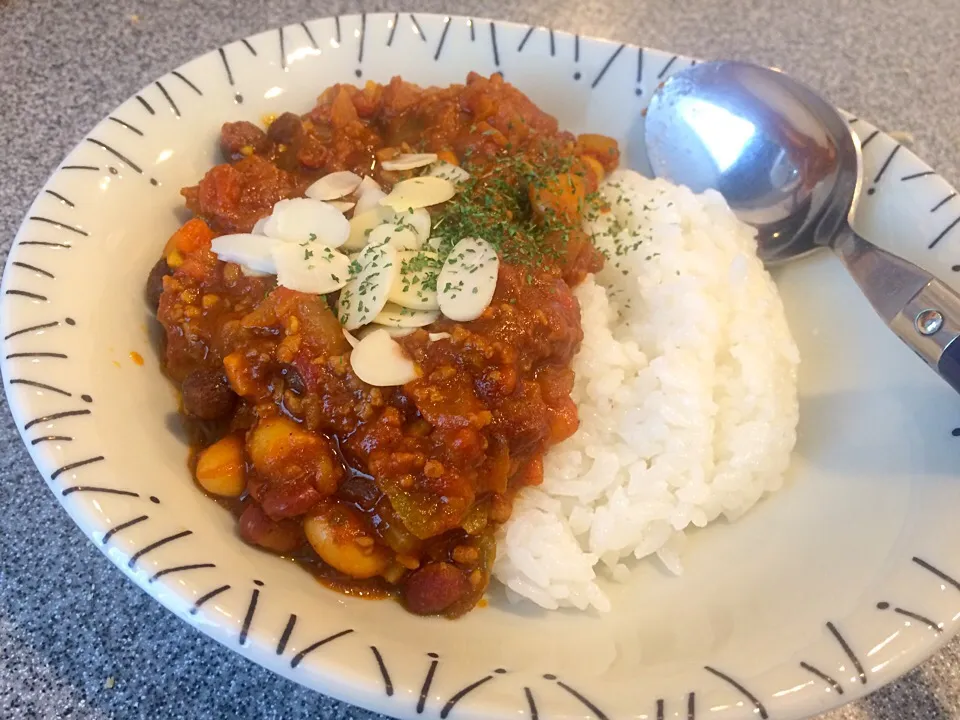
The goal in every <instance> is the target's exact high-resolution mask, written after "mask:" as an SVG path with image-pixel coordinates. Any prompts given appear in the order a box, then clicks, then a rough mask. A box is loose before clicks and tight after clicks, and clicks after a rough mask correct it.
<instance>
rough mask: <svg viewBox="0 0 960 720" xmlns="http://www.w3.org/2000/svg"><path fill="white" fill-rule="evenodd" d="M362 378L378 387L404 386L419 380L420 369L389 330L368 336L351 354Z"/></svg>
mask: <svg viewBox="0 0 960 720" xmlns="http://www.w3.org/2000/svg"><path fill="white" fill-rule="evenodd" d="M350 367H351V368H353V372H354V373H355V374H356V376H357V377H358V378H360V379H361V380H363V381H364V382H365V383H367V384H368V385H373V386H375V387H392V386H395V385H403V384H405V383H408V382H411V381H413V380H416V379H417V366H416V364H415V363H414V362H413V360H411V359H410V358H409V357H407V354H406V353H405V352H404V351H403V348H402V347H400V344H399V343H398V342H397V341H396V340H394V339H393V338H392V337H390V334H389V333H387V332H386V331H385V330H375V331H373V332H371V333H370V334H369V335H367V336H366V337H364V338H363V339H362V340H361V341H360V342H359V343H357V346H356V347H355V348H354V349H353V352H351V353H350Z"/></svg>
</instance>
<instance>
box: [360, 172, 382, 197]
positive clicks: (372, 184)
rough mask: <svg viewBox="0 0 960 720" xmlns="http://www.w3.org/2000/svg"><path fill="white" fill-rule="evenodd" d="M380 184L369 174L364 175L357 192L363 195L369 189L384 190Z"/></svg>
mask: <svg viewBox="0 0 960 720" xmlns="http://www.w3.org/2000/svg"><path fill="white" fill-rule="evenodd" d="M382 189H383V188H381V187H380V184H379V183H378V182H377V181H376V180H374V179H373V178H372V177H370V176H369V175H364V176H363V180H361V181H360V184H359V185H358V186H357V193H358V194H360V195H363V194H364V193H365V192H367V191H368V190H382Z"/></svg>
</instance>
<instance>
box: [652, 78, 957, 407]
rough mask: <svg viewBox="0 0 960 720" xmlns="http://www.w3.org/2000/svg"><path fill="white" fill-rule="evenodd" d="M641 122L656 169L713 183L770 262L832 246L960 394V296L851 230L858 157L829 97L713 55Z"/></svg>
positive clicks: (680, 179)
mask: <svg viewBox="0 0 960 720" xmlns="http://www.w3.org/2000/svg"><path fill="white" fill-rule="evenodd" d="M644 128H645V129H644V132H645V137H646V144H647V155H648V157H649V159H650V165H651V167H652V169H653V171H654V174H656V175H657V176H659V177H664V178H667V179H668V180H670V181H672V182H674V183H677V184H679V185H686V186H688V187H689V188H691V189H692V190H693V191H694V192H703V191H704V190H708V189H713V190H717V191H718V192H720V194H721V195H723V197H724V198H725V199H726V201H727V203H728V204H729V205H730V207H731V209H732V210H733V211H734V213H736V215H737V217H739V218H740V219H741V220H742V221H744V222H745V223H747V224H749V225H752V226H753V227H754V228H756V230H757V236H756V238H757V254H758V255H759V257H760V259H761V260H763V261H764V262H765V263H767V264H768V265H770V264H775V263H778V262H783V261H786V260H790V259H793V258H796V257H799V256H801V255H805V254H807V253H809V252H811V251H813V250H815V249H817V248H819V247H829V248H832V249H833V250H834V252H835V253H836V254H837V255H838V256H839V257H840V259H841V261H842V262H843V263H844V265H845V266H846V268H847V270H848V271H849V272H850V274H851V275H852V276H853V278H854V280H855V281H856V282H857V284H858V285H859V286H860V289H861V290H862V291H863V293H864V295H866V297H867V298H868V299H869V300H870V302H871V304H872V305H873V307H874V309H876V311H877V313H878V314H879V315H880V316H881V317H882V318H883V319H884V320H885V321H886V323H887V325H888V326H889V327H890V329H891V330H893V331H894V332H895V333H896V334H897V335H898V336H899V337H900V339H901V340H903V341H904V342H905V343H906V344H907V345H909V346H910V347H911V348H912V349H913V350H914V351H915V352H916V353H917V354H918V355H919V356H920V357H921V358H923V359H924V360H925V361H926V362H927V363H928V364H929V365H930V366H931V367H932V368H933V369H934V370H936V371H937V372H938V373H940V375H941V376H942V377H944V379H946V380H947V382H949V383H950V384H951V385H952V386H953V388H954V389H955V390H957V391H958V392H960V343H956V342H954V341H955V340H956V338H957V337H958V336H960V296H958V295H957V294H956V293H955V292H954V291H953V290H951V289H950V288H949V287H948V286H947V285H945V284H944V283H943V282H941V281H940V280H937V279H936V278H934V277H933V276H932V275H930V274H929V273H928V272H926V271H925V270H923V269H921V268H919V267H917V266H916V265H914V264H912V263H909V262H907V261H906V260H903V259H902V258H898V257H896V256H894V255H891V254H890V253H888V252H886V251H885V250H882V249H880V248H878V247H877V246H876V245H874V244H873V243H871V242H870V241H868V240H866V239H865V238H863V237H861V236H860V235H858V234H857V233H856V232H855V231H854V230H853V227H852V221H853V215H854V212H855V210H856V206H857V201H858V200H859V197H860V186H861V180H862V154H861V149H860V142H859V140H857V138H856V136H855V135H854V134H853V133H852V132H851V131H850V126H849V123H848V122H847V121H846V120H845V119H844V118H843V116H842V115H841V114H840V112H839V111H838V110H837V109H836V108H835V107H834V106H833V105H831V104H830V103H829V102H827V101H826V100H825V99H824V98H823V97H821V96H820V95H819V94H818V93H816V92H815V91H814V90H812V89H810V88H809V87H807V86H806V85H804V84H802V83H800V82H798V81H796V80H794V79H792V78H790V77H789V76H787V75H785V74H784V73H782V72H780V71H778V70H774V69H771V68H765V67H760V66H758V65H752V64H749V63H742V62H710V63H703V64H700V65H694V66H693V67H690V68H687V69H686V70H683V71H681V72H679V73H677V74H676V75H674V76H672V77H671V78H669V79H668V80H667V81H666V82H664V83H663V84H662V85H661V86H660V87H659V88H658V89H657V91H656V92H655V93H654V96H653V98H652V99H651V101H650V105H649V107H648V108H647V116H646V122H645V126H644Z"/></svg>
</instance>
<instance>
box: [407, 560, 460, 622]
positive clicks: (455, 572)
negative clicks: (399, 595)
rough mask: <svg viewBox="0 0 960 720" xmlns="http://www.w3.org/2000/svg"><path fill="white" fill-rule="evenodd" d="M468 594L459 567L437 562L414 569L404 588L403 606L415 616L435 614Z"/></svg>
mask: <svg viewBox="0 0 960 720" xmlns="http://www.w3.org/2000/svg"><path fill="white" fill-rule="evenodd" d="M468 592H470V581H469V580H467V577H466V575H464V574H463V573H462V572H461V571H460V570H459V568H457V567H456V566H455V565H451V564H450V563H445V562H438V563H432V564H430V565H426V566H425V567H423V568H421V569H420V570H417V571H416V572H415V573H413V575H411V576H410V578H409V579H408V580H407V582H406V583H405V585H404V587H403V603H404V605H406V607H407V610H409V611H410V612H412V613H416V614H417V615H437V614H439V613H442V612H443V611H444V610H446V609H447V608H448V607H450V606H451V605H453V604H454V603H455V602H456V601H457V600H459V599H460V598H461V597H463V596H464V595H466V594H467V593H468Z"/></svg>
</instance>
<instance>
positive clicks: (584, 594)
mask: <svg viewBox="0 0 960 720" xmlns="http://www.w3.org/2000/svg"><path fill="white" fill-rule="evenodd" d="M602 190H603V192H604V194H605V195H606V197H607V199H608V200H609V202H610V204H611V207H612V212H610V213H606V214H604V215H603V216H601V218H600V219H599V220H597V221H595V222H593V223H591V226H590V228H589V229H590V230H591V231H592V232H593V233H594V234H595V235H596V237H597V241H598V244H599V245H600V246H601V247H602V248H604V249H606V250H607V251H608V252H609V253H610V260H608V262H607V265H606V267H605V268H604V270H603V271H602V272H600V273H599V274H598V275H597V276H596V277H595V278H588V279H587V280H586V281H585V282H584V283H583V284H582V285H580V286H579V287H578V288H577V290H576V295H577V298H578V299H579V301H580V306H581V313H582V320H583V330H584V339H583V345H582V346H581V348H580V352H579V353H578V355H577V356H576V358H575V359H574V364H573V368H574V370H575V372H576V382H575V385H574V389H573V399H574V400H575V401H576V403H577V406H578V408H579V412H580V429H579V430H578V431H577V433H576V434H575V435H574V436H573V437H571V438H570V439H569V440H567V441H565V442H563V443H561V444H560V445H558V446H557V447H555V448H554V449H553V450H551V451H550V453H549V454H548V455H547V458H546V461H545V479H544V483H543V485H541V486H540V487H536V488H528V489H525V490H524V491H523V492H522V493H521V494H520V496H519V497H518V499H517V501H516V504H515V507H514V511H513V517H512V518H511V520H510V521H509V522H508V523H507V524H506V525H505V526H504V527H503V528H502V529H501V531H500V535H499V537H498V557H497V562H496V565H495V566H494V574H495V576H496V577H497V578H498V579H499V580H500V581H501V582H502V583H503V584H504V585H506V587H507V594H508V596H510V598H511V600H518V599H521V598H529V599H530V600H532V601H533V602H535V603H537V604H538V605H540V606H542V607H545V608H550V609H554V608H558V607H576V608H579V609H587V608H590V607H593V608H596V609H597V610H601V611H605V610H609V609H610V602H609V600H608V598H607V597H606V595H605V594H604V592H603V590H602V589H601V586H600V584H598V582H597V580H598V569H599V570H600V571H601V574H603V575H605V576H606V577H608V578H611V579H613V580H624V579H625V578H626V577H627V575H628V570H627V566H626V565H624V564H623V563H622V562H621V560H622V559H624V558H626V557H628V556H633V557H636V558H641V557H644V556H646V555H650V554H652V553H657V555H658V556H659V558H660V560H661V561H662V562H663V563H664V564H665V565H666V567H667V568H669V569H670V570H671V571H673V572H675V573H679V572H681V570H682V568H681V564H680V556H679V553H680V549H681V548H682V546H683V541H684V530H685V529H686V528H688V527H690V526H694V527H703V526H705V525H706V524H707V523H709V522H710V521H712V520H714V519H716V518H717V517H719V516H720V515H721V514H722V515H725V516H726V517H727V518H728V519H730V520H734V519H736V518H738V517H739V516H740V515H742V514H743V513H744V512H746V511H747V510H748V509H749V508H750V507H751V506H753V505H754V504H755V503H756V502H757V501H758V500H759V499H760V498H761V497H762V496H763V495H764V494H765V493H767V492H772V491H774V490H776V489H778V488H779V487H780V485H781V483H782V481H783V476H784V473H785V471H786V469H787V466H788V464H789V462H790V454H791V452H792V450H793V446H794V442H795V440H796V425H797V389H796V377H797V364H798V361H799V356H798V352H797V347H796V345H795V343H794V341H793V338H792V337H791V335H790V331H789V328H788V327H787V323H786V318H785V316H784V311H783V306H782V304H781V302H780V297H779V295H778V294H777V289H776V287H775V286H774V284H773V282H772V280H771V279H770V276H769V275H768V274H767V272H766V271H765V270H764V268H763V266H762V265H761V263H760V261H759V260H758V259H757V257H756V253H755V244H754V232H753V230H752V229H751V228H750V227H748V226H746V225H744V224H742V223H740V222H739V221H738V220H737V219H736V218H735V217H734V215H733V213H732V212H731V211H730V210H729V208H728V207H727V205H726V203H725V202H724V200H723V198H722V197H721V196H720V195H719V194H717V193H715V192H706V193H704V194H703V195H694V194H693V193H692V192H691V191H690V190H688V189H686V188H682V187H676V186H673V185H670V184H669V183H666V182H664V181H661V180H649V179H647V178H644V177H643V176H641V175H639V174H637V173H634V172H631V171H624V170H620V171H617V172H615V173H614V174H613V175H612V176H611V177H610V178H609V179H608V181H607V182H606V183H605V184H604V187H603V188H602ZM638 241H642V242H641V244H639V245H637V246H636V247H635V249H632V248H634V246H635V245H636V243H637V242H638ZM618 249H619V251H620V252H619V253H618ZM624 250H625V251H626V252H624Z"/></svg>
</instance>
